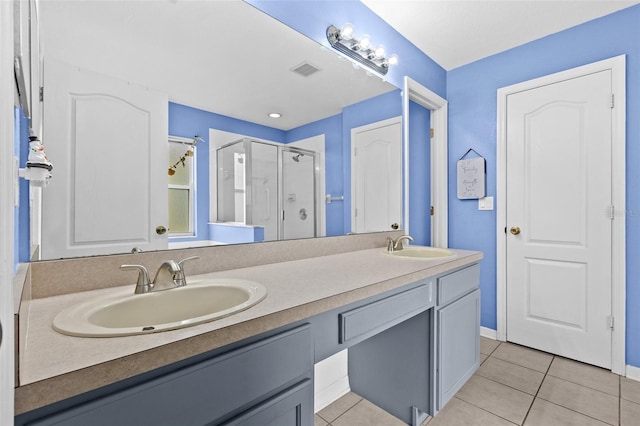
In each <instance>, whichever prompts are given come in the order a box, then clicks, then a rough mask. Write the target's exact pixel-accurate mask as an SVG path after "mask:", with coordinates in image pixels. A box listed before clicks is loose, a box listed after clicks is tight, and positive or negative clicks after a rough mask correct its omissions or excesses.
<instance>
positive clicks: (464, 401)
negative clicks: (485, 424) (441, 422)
mask: <svg viewBox="0 0 640 426" xmlns="http://www.w3.org/2000/svg"><path fill="white" fill-rule="evenodd" d="M453 398H455V399H457V400H459V401H462V402H463V403H465V404H469V405H471V406H472V407H475V408H477V409H478V410H482V411H484V412H485V413H488V414H491V415H492V416H494V417H497V418H499V419H502V420H504V421H506V422H508V423H511V424H512V425H517V423H514V422H512V421H511V420H509V419H505V418H504V417H502V416H500V415H498V414H496V413H492V412H491V411H489V410H487V409H486V408H482V407H478V406H477V405H476V404H473V403H471V402H469V401H467V400H464V399H461V398H458V397H457V396H454V397H453Z"/></svg>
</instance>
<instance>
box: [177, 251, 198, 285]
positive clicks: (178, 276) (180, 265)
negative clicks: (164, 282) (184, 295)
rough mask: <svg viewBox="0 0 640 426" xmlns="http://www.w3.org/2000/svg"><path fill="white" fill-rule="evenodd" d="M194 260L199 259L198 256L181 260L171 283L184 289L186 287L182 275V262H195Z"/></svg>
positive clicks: (185, 280) (185, 279) (185, 278)
mask: <svg viewBox="0 0 640 426" xmlns="http://www.w3.org/2000/svg"><path fill="white" fill-rule="evenodd" d="M195 259H200V256H191V257H186V258H184V259H182V260H181V261H180V262H178V272H177V273H176V274H175V276H174V279H173V281H174V282H175V284H176V287H184V286H185V285H187V277H185V275H184V266H183V265H184V262H186V261H187V260H195Z"/></svg>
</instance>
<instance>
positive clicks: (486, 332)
mask: <svg viewBox="0 0 640 426" xmlns="http://www.w3.org/2000/svg"><path fill="white" fill-rule="evenodd" d="M480 335H481V336H482V337H486V338H488V339H493V340H497V339H498V332H497V331H496V330H492V329H490V328H487V327H480Z"/></svg>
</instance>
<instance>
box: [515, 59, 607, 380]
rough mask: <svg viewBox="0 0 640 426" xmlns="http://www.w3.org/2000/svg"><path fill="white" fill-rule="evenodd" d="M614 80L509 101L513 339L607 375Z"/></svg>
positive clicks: (546, 89)
mask: <svg viewBox="0 0 640 426" xmlns="http://www.w3.org/2000/svg"><path fill="white" fill-rule="evenodd" d="M610 99H611V71H610V70H607V71H602V72H598V73H594V74H589V75H586V76H582V77H577V78H573V79H569V80H564V81H560V82H557V83H555V84H548V85H545V86H541V87H537V88H534V89H531V90H525V91H522V92H518V93H515V94H512V95H509V96H508V98H507V120H508V121H507V161H508V163H507V176H506V181H507V228H508V229H505V231H506V232H507V236H506V238H507V249H506V253H507V339H508V340H509V341H512V342H515V343H519V344H523V345H526V346H531V347H534V348H537V349H541V350H544V351H547V352H551V353H554V354H558V355H562V356H565V357H568V358H572V359H577V360H580V361H583V362H587V363H589V364H594V365H598V366H601V367H605V368H611V329H610V326H609V317H610V315H611V236H612V216H611V214H610V208H611V196H612V194H611V176H612V174H611V147H612V145H611V144H612V140H611V129H612V122H611V111H612V109H611V108H612V105H611V102H610Z"/></svg>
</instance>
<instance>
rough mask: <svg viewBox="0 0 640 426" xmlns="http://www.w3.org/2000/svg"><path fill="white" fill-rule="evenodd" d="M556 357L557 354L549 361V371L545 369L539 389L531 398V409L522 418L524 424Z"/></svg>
mask: <svg viewBox="0 0 640 426" xmlns="http://www.w3.org/2000/svg"><path fill="white" fill-rule="evenodd" d="M555 359H556V356H555V355H553V358H551V362H550V363H549V366H548V367H547V371H545V373H544V376H542V381H540V386H538V390H537V391H536V394H535V395H534V396H533V399H532V400H531V405H530V406H529V409H528V410H527V413H526V414H525V415H524V419H522V424H523V425H524V424H525V423H526V422H527V418H528V417H529V414H530V413H531V409H532V408H533V404H534V403H535V402H536V399H537V398H538V394H539V393H540V389H542V384H543V383H544V381H545V379H546V378H547V375H548V374H549V370H551V364H553V361H554V360H555Z"/></svg>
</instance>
